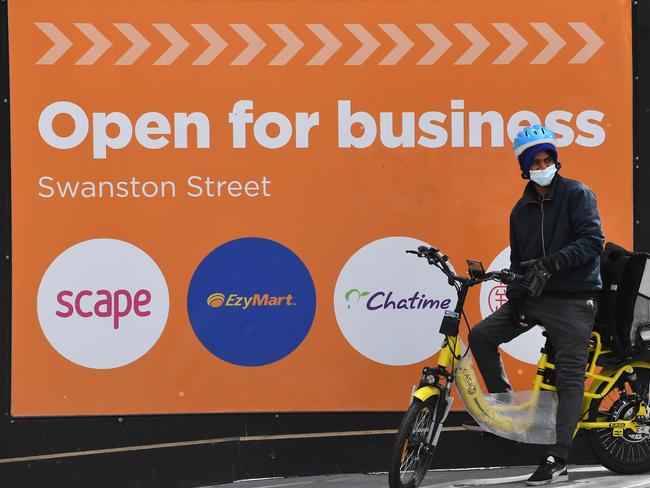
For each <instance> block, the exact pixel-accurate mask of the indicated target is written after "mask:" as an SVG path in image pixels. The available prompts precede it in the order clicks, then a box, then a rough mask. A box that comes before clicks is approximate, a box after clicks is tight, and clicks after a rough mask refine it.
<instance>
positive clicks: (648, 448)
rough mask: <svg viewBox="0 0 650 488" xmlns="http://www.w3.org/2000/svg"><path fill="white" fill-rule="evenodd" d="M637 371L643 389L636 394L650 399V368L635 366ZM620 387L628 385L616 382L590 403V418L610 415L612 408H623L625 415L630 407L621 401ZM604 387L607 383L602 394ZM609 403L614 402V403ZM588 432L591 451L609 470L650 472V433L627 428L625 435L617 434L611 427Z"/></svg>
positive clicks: (632, 472) (594, 418)
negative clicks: (600, 396)
mask: <svg viewBox="0 0 650 488" xmlns="http://www.w3.org/2000/svg"><path fill="white" fill-rule="evenodd" d="M635 372H636V374H637V376H638V380H637V384H638V385H640V388H639V391H634V393H636V394H638V395H639V396H640V397H641V398H642V399H643V400H645V401H646V402H648V382H649V381H650V369H648V368H635ZM618 386H623V387H625V383H624V380H623V381H619V382H617V384H616V385H614V386H613V387H612V390H611V392H610V393H608V394H607V395H606V396H605V397H604V398H602V399H595V400H593V401H592V402H591V405H590V406H589V420H590V421H592V422H594V421H595V420H596V419H597V418H599V417H600V418H603V417H604V418H607V417H609V418H611V415H612V414H611V412H612V410H616V409H620V410H621V411H622V412H623V414H624V409H625V408H631V407H627V406H626V405H625V400H621V398H623V395H622V394H621V392H620V391H619V390H618V389H617V387H618ZM604 387H605V385H601V386H600V387H599V388H598V390H597V391H596V392H597V393H599V392H600V391H602V390H603V389H604ZM628 390H631V388H628ZM630 392H631V391H630ZM617 401H618V402H619V403H618V404H617V403H616V402H617ZM610 402H612V403H611V405H610ZM603 403H604V405H603ZM623 417H624V415H623ZM613 420H619V419H618V418H617V419H613ZM586 434H587V441H588V443H589V446H590V447H591V450H592V452H593V453H594V455H595V456H596V458H598V461H600V463H601V464H602V465H603V466H605V467H606V468H607V469H609V470H610V471H613V472H615V473H620V474H639V473H646V472H648V471H650V434H634V433H633V432H632V431H629V430H626V431H625V433H624V435H623V437H614V435H613V432H612V429H591V430H588V431H586Z"/></svg>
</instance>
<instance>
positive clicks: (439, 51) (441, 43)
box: [417, 24, 451, 66]
mask: <svg viewBox="0 0 650 488" xmlns="http://www.w3.org/2000/svg"><path fill="white" fill-rule="evenodd" d="M417 26H418V28H419V29H420V30H421V31H422V32H424V34H425V35H426V36H427V37H428V38H429V39H431V40H432V41H433V47H432V48H431V49H430V50H429V51H428V52H427V53H426V54H425V55H424V56H422V59H420V60H419V61H418V62H417V64H419V65H425V66H426V65H431V64H433V63H435V62H436V61H438V58H440V56H442V55H443V54H444V53H445V52H446V51H447V49H449V48H450V47H451V41H449V39H447V38H446V37H445V36H444V35H443V34H442V32H440V31H439V30H438V28H437V27H436V26H435V25H433V24H417Z"/></svg>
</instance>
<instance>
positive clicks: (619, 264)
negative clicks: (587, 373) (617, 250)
mask: <svg viewBox="0 0 650 488" xmlns="http://www.w3.org/2000/svg"><path fill="white" fill-rule="evenodd" d="M630 259H631V256H630V255H629V254H621V255H619V256H618V257H617V258H616V259H615V260H613V261H612V262H611V267H610V269H609V288H608V289H606V290H603V293H602V295H601V297H602V298H601V300H603V301H604V302H605V303H602V304H601V310H603V311H605V313H606V315H605V317H603V319H604V321H605V324H606V325H607V332H608V334H609V336H610V339H611V341H612V348H613V349H614V353H615V354H617V355H619V356H622V357H627V356H629V354H630V351H628V348H627V347H625V346H624V345H623V343H622V342H621V338H620V337H619V335H618V328H617V321H616V302H617V298H618V289H619V287H620V286H621V283H622V282H623V275H624V274H625V270H626V268H627V265H628V263H629V262H630Z"/></svg>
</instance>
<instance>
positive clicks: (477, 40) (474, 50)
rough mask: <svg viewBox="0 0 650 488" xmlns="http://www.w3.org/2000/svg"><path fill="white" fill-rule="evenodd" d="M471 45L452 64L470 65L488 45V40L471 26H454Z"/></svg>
mask: <svg viewBox="0 0 650 488" xmlns="http://www.w3.org/2000/svg"><path fill="white" fill-rule="evenodd" d="M454 25H455V26H456V28H457V29H458V30H459V31H461V32H462V33H463V35H464V36H465V37H467V39H469V40H470V42H471V43H472V45H471V46H470V48H469V49H468V50H467V51H465V52H464V53H463V55H462V56H461V57H460V58H458V59H457V60H456V62H455V63H454V64H472V63H473V62H474V61H476V59H477V58H478V57H479V56H480V55H481V54H482V53H483V51H485V50H486V49H487V47H488V46H489V45H490V43H489V42H488V40H487V39H486V38H485V37H483V35H482V34H481V33H480V32H479V31H478V30H476V27H474V26H473V25H472V24H454Z"/></svg>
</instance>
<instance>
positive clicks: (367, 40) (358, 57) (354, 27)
mask: <svg viewBox="0 0 650 488" xmlns="http://www.w3.org/2000/svg"><path fill="white" fill-rule="evenodd" d="M344 25H345V27H346V28H347V29H348V30H349V31H350V32H352V34H353V35H354V37H356V38H357V39H359V41H360V42H361V47H360V48H359V50H358V51H357V52H356V53H354V54H353V55H352V57H350V59H348V60H347V61H346V62H345V64H346V66H359V65H361V64H363V63H364V62H365V61H366V59H368V58H369V57H370V55H371V54H372V53H374V52H375V51H376V50H377V48H378V47H379V42H378V41H377V39H375V38H374V37H372V35H371V34H370V32H368V31H367V30H366V28H365V27H363V26H362V25H361V24H344Z"/></svg>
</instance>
